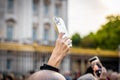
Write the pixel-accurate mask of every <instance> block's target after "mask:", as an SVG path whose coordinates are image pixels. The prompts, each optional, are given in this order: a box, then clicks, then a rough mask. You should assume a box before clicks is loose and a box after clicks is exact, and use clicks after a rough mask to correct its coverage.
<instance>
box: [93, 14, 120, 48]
mask: <svg viewBox="0 0 120 80" xmlns="http://www.w3.org/2000/svg"><path fill="white" fill-rule="evenodd" d="M106 19H107V22H106V23H105V24H104V25H102V27H101V29H99V30H98V31H97V33H96V35H95V40H96V44H97V45H98V46H99V47H100V48H103V49H112V50H114V49H117V48H118V45H119V44H120V16H119V15H117V16H113V15H110V16H107V17H106Z"/></svg>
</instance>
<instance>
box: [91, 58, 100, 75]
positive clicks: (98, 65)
mask: <svg viewBox="0 0 120 80" xmlns="http://www.w3.org/2000/svg"><path fill="white" fill-rule="evenodd" d="M89 63H90V64H91V66H92V67H93V66H94V65H97V67H98V70H96V71H95V74H96V75H97V77H100V75H101V73H102V64H101V62H100V60H99V58H98V57H97V56H94V57H92V58H90V59H89Z"/></svg>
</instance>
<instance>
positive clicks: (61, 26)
mask: <svg viewBox="0 0 120 80" xmlns="http://www.w3.org/2000/svg"><path fill="white" fill-rule="evenodd" d="M53 22H54V24H55V29H56V31H57V32H58V33H61V32H62V33H65V35H64V36H63V37H70V36H69V34H68V31H67V29H66V26H65V23H64V21H63V19H62V18H60V17H53Z"/></svg>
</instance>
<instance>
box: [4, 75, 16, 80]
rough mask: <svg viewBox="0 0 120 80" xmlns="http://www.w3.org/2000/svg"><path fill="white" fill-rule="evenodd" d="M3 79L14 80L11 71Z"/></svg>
mask: <svg viewBox="0 0 120 80" xmlns="http://www.w3.org/2000/svg"><path fill="white" fill-rule="evenodd" d="M5 80H15V76H14V74H13V73H9V74H8V75H7V76H6V77H5Z"/></svg>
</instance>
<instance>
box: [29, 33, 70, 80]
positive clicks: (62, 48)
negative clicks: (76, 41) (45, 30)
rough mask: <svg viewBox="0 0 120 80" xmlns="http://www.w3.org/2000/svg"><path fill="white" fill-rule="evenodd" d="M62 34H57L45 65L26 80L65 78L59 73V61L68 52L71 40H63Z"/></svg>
mask: <svg viewBox="0 0 120 80" xmlns="http://www.w3.org/2000/svg"><path fill="white" fill-rule="evenodd" d="M63 35H64V33H59V36H58V38H57V40H56V44H55V48H54V49H53V52H52V54H51V56H50V58H49V60H48V63H47V64H44V65H43V66H41V68H40V69H41V70H40V71H38V72H36V73H34V74H33V75H31V76H30V77H29V78H28V80H65V77H64V76H63V75H61V74H60V73H59V69H58V68H59V66H60V64H61V61H62V60H63V58H64V57H65V56H66V54H67V53H68V52H69V49H70V44H71V40H70V39H69V38H67V37H64V38H63Z"/></svg>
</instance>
